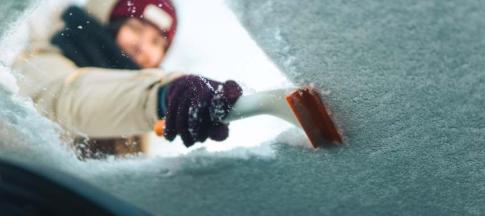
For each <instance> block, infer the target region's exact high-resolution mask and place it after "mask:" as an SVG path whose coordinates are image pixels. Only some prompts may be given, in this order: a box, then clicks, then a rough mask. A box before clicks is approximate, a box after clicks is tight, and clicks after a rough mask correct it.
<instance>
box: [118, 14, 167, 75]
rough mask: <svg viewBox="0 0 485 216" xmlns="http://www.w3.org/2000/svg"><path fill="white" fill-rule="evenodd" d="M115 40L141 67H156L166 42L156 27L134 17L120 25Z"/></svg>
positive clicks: (163, 53) (160, 59)
mask: <svg viewBox="0 0 485 216" xmlns="http://www.w3.org/2000/svg"><path fill="white" fill-rule="evenodd" d="M116 42H117V43H118V45H119V46H120V47H121V49H122V50H123V51H124V52H125V53H126V54H127V55H128V56H129V57H130V58H132V59H133V60H134V61H135V62H136V63H137V64H138V65H140V66H141V67H142V68H154V67H158V66H159V65H160V63H161V62H162V59H163V57H164V56H165V47H166V44H167V41H166V39H165V37H163V35H162V34H161V33H160V31H159V30H158V29H157V28H155V27H154V26H152V25H150V24H148V23H145V22H143V21H141V20H139V19H135V18H130V19H128V20H127V21H126V22H125V23H124V24H123V25H122V26H121V27H120V30H119V31H118V35H117V36H116Z"/></svg>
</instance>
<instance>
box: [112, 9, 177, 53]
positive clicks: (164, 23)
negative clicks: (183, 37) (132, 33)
mask: <svg viewBox="0 0 485 216" xmlns="http://www.w3.org/2000/svg"><path fill="white" fill-rule="evenodd" d="M124 17H134V18H139V19H142V20H145V21H148V22H150V23H151V24H153V25H154V26H155V27H157V28H158V29H160V31H161V32H162V33H163V34H164V35H165V36H166V37H167V42H168V45H167V49H168V47H169V46H170V44H171V43H172V40H173V37H174V36H175V30H176V28H177V15H176V13H175V7H174V6H173V4H172V2H171V1H170V0H119V1H118V3H116V5H115V6H114V8H113V10H112V11H111V16H110V18H109V19H110V21H113V20H115V19H117V18H124Z"/></svg>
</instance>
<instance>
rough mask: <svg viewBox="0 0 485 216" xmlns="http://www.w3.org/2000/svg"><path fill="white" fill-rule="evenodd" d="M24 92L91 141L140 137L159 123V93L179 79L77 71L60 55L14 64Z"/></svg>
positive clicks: (152, 72)
mask: <svg viewBox="0 0 485 216" xmlns="http://www.w3.org/2000/svg"><path fill="white" fill-rule="evenodd" d="M14 69H15V70H16V71H17V72H18V73H19V74H20V76H19V79H18V82H19V86H20V92H21V93H23V94H24V95H27V96H30V97H31V98H32V99H33V101H34V103H35V104H36V106H37V107H38V109H39V111H41V112H42V113H43V114H45V115H46V116H48V117H49V118H50V119H52V120H54V121H56V122H58V123H59V124H60V125H61V126H63V127H64V128H66V129H68V130H69V131H71V132H74V133H76V134H84V135H87V136H89V137H92V138H107V137H119V136H131V135H137V134H141V133H145V132H149V131H150V130H152V127H153V124H154V123H155V122H156V121H157V120H158V119H159V116H158V113H157V107H158V96H157V95H158V89H159V88H160V87H162V86H164V85H166V84H167V83H168V82H170V81H172V80H173V79H175V78H176V77H178V76H180V74H175V73H173V74H167V73H162V72H161V71H160V70H158V69H149V70H140V71H129V70H112V69H102V68H78V67H76V65H74V64H73V63H72V62H70V61H69V60H68V59H66V58H64V57H63V56H62V55H60V54H56V53H44V54H40V55H35V56H30V57H28V58H22V59H21V60H20V61H18V62H17V63H16V64H15V65H14Z"/></svg>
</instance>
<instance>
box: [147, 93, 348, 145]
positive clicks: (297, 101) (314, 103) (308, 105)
mask: <svg viewBox="0 0 485 216" xmlns="http://www.w3.org/2000/svg"><path fill="white" fill-rule="evenodd" d="M262 114H267V115H272V116H275V117H278V118H281V119H283V120H286V121H288V122H290V123H292V124H294V125H295V126H297V127H299V128H301V129H303V131H304V132H305V134H306V136H307V138H308V140H309V141H310V144H311V145H312V146H313V147H314V148H318V147H330V146H334V145H335V144H341V143H342V142H343V140H342V135H341V132H340V131H339V129H338V128H337V127H336V125H335V123H334V121H333V120H332V118H331V113H330V111H329V110H328V108H327V106H326V105H325V103H324V102H323V101H322V99H321V97H320V94H319V93H318V91H317V90H316V89H315V88H313V87H304V88H299V89H296V90H287V89H279V90H271V91H263V92H258V93H255V94H252V95H245V96H241V97H240V98H239V99H238V101H237V102H236V104H234V107H233V109H232V111H231V112H230V113H229V115H228V116H227V117H226V118H225V119H224V120H223V121H224V122H226V123H229V122H231V121H234V120H238V119H242V118H247V117H251V116H255V115H262ZM163 129H164V121H159V122H158V123H157V124H155V126H154V130H155V132H156V133H157V134H158V135H159V136H162V135H163Z"/></svg>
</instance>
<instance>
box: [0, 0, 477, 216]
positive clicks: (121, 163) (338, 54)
mask: <svg viewBox="0 0 485 216" xmlns="http://www.w3.org/2000/svg"><path fill="white" fill-rule="evenodd" d="M196 2H197V1H196V0H193V1H189V0H187V1H184V0H178V1H176V3H177V5H178V6H179V7H181V8H183V7H185V8H186V12H187V13H186V14H192V15H193V17H192V18H191V19H190V20H198V19H200V17H199V18H198V17H197V16H195V15H194V14H199V15H201V17H205V19H201V20H204V21H210V22H216V21H217V20H221V23H223V22H222V20H224V21H226V20H233V19H234V17H233V14H231V13H229V11H228V10H224V11H222V12H220V11H219V12H220V13H212V14H211V16H210V15H208V14H210V12H209V11H210V7H208V9H207V11H205V10H200V7H199V6H201V7H202V5H204V4H205V3H198V4H197V3H196ZM199 2H200V1H199ZM210 2H212V3H213V5H220V4H222V3H221V1H217V0H213V1H210ZM28 3H29V2H28V1H15V0H6V1H3V2H2V6H0V14H1V15H0V16H1V18H2V19H0V23H1V27H2V31H1V32H2V33H1V34H0V35H1V36H3V37H2V41H11V40H13V38H12V37H8V35H9V34H10V33H8V32H9V31H10V32H11V31H12V29H14V28H15V26H13V27H12V26H11V25H10V24H11V23H15V22H16V18H17V16H21V14H22V13H21V12H22V11H23V12H25V11H26V9H27V6H28V5H29V4H28ZM228 3H229V5H230V6H231V8H232V10H233V11H234V12H235V14H236V15H237V17H238V18H239V20H240V21H241V23H242V24H243V26H244V27H245V28H246V30H247V31H248V32H249V34H248V33H247V32H245V31H242V30H241V28H240V27H239V26H237V27H235V25H232V24H228V25H226V26H225V27H224V28H222V27H218V26H216V27H210V30H211V31H208V30H207V29H206V28H209V27H207V26H204V25H202V24H201V23H204V24H207V23H210V22H201V23H198V24H197V23H196V24H188V23H187V25H188V26H191V27H190V29H192V30H183V31H185V33H181V35H183V36H181V38H183V39H180V40H179V43H181V41H184V44H183V45H180V44H179V45H180V47H182V48H183V49H179V50H183V51H180V52H177V53H173V55H172V57H171V58H172V59H178V60H170V61H169V62H168V63H167V64H166V65H164V66H165V67H167V68H178V69H182V70H195V71H197V72H201V73H204V74H209V75H211V76H212V77H216V78H217V77H225V76H227V74H231V76H233V77H231V78H234V79H236V80H242V83H243V85H244V86H245V88H246V89H248V91H249V92H251V91H257V90H261V89H265V88H267V87H268V86H273V87H274V86H284V85H288V84H289V83H290V81H291V83H294V84H297V85H306V84H313V85H314V86H316V87H319V88H321V89H322V90H324V91H325V92H327V93H328V94H325V95H324V98H325V100H326V101H328V103H329V104H330V107H331V108H332V111H333V115H334V116H335V119H336V121H337V124H338V125H340V126H341V127H342V129H343V131H344V135H345V139H346V143H345V145H344V146H343V147H340V148H335V149H319V150H312V149H309V148H306V147H302V146H303V145H304V141H302V139H301V136H300V135H301V134H298V133H299V132H295V131H292V130H290V131H286V129H288V127H287V126H284V125H282V124H283V123H282V122H280V121H273V120H268V121H266V120H265V121H262V120H256V121H255V122H251V123H247V124H240V125H239V126H238V125H234V127H233V128H232V130H233V131H239V132H236V133H235V135H234V136H233V138H232V139H233V140H231V141H229V143H230V144H233V143H239V144H240V145H234V146H232V147H235V148H233V149H232V150H229V151H222V150H227V149H224V146H223V147H220V146H217V147H218V148H222V150H221V149H217V150H218V151H209V150H207V149H205V148H199V149H196V150H194V151H192V152H190V153H187V152H182V153H181V154H175V155H170V157H167V156H154V157H147V158H144V157H134V158H129V159H125V160H118V159H113V158H111V159H108V160H104V161H95V160H88V161H79V160H78V159H77V158H76V157H75V156H73V155H72V153H70V152H69V151H67V150H66V148H65V144H66V142H68V141H66V140H64V139H63V138H62V137H60V134H61V132H59V131H58V128H57V126H56V125H55V124H54V123H52V122H50V121H49V120H47V119H46V118H44V117H42V116H41V115H40V114H39V113H37V112H36V111H35V107H34V105H33V104H31V102H30V101H29V100H28V99H25V98H21V97H19V96H17V95H16V93H15V91H16V88H15V84H14V79H13V78H12V77H11V76H9V75H6V76H8V77H10V78H5V79H3V78H2V82H3V83H7V85H10V87H8V88H9V89H13V90H12V91H13V92H14V93H12V91H7V90H3V89H2V90H1V91H0V101H1V102H0V117H1V119H0V135H1V136H2V141H1V148H2V149H1V150H0V157H15V158H17V159H21V160H27V161H32V162H34V163H36V162H38V163H42V164H45V165H47V166H51V167H55V168H58V169H61V170H63V171H65V172H67V173H70V174H72V175H75V176H77V177H79V178H82V179H84V180H87V181H88V182H90V183H93V184H95V185H97V186H99V187H100V188H103V189H104V190H106V191H108V192H110V193H112V194H115V195H116V196H118V197H120V198H122V199H124V200H127V201H129V202H131V203H133V204H135V205H137V206H140V207H142V208H144V209H146V210H147V211H149V212H151V213H153V214H155V215H423V214H436V215H447V214H458V215H483V214H484V212H485V207H484V205H483V203H484V202H485V199H484V196H483V190H484V189H485V186H484V185H483V182H484V180H485V172H483V167H485V160H484V159H485V151H484V146H483V144H484V143H485V112H483V109H484V107H485V94H483V92H485V84H484V81H485V73H484V72H483V71H484V70H485V66H484V61H485V37H484V34H483V29H485V15H484V13H483V10H484V9H485V5H484V4H483V3H482V2H480V1H467V2H462V1H442V0H428V1H422V0H411V1H377V0H363V1H322V0H309V1H291V0H278V1H276V0H261V1H243V0H228ZM194 5H196V6H194ZM213 5H212V6H213ZM214 14H218V15H223V17H225V18H227V19H221V18H220V17H218V16H216V15H214ZM203 15H205V16H203ZM212 15H213V16H212ZM221 23H219V24H221ZM229 23H231V22H229ZM199 24H200V25H199ZM226 24H227V23H226ZM215 29H222V30H227V31H228V32H232V33H231V34H232V35H231V34H227V35H226V33H227V32H225V33H224V34H222V33H220V34H217V35H211V34H210V33H211V32H213V31H212V30H215ZM183 31H182V30H181V32H183ZM201 32H202V33H201ZM246 34H248V35H246ZM194 35H196V36H194ZM249 35H250V36H251V38H253V39H254V41H251V40H246V39H248V38H249ZM239 36H241V37H239ZM242 36H244V37H242ZM210 38H215V41H212V42H207V41H211V40H210ZM231 38H232V39H234V40H231ZM205 42H207V43H208V44H219V46H216V45H214V46H206V47H204V44H205ZM216 42H217V43H216ZM0 44H1V45H2V52H1V53H2V54H1V56H2V58H4V57H5V58H10V57H11V56H10V54H5V52H8V51H9V49H8V47H6V46H7V45H9V46H12V47H11V48H15V47H16V45H18V44H16V43H13V44H9V43H6V42H2V43H0ZM256 44H257V46H256ZM258 46H259V47H261V48H262V49H263V50H264V53H262V52H261V50H259V49H257V50H258V51H254V50H255V49H256V48H258ZM247 47H252V48H251V49H246V48H247ZM253 48H254V49H253ZM266 55H267V56H266ZM227 56H230V57H229V58H226V57H227ZM204 57H207V58H206V59H204ZM253 57H254V58H253ZM268 57H269V58H270V59H271V60H272V61H273V62H274V64H275V65H276V66H275V65H273V63H272V62H271V61H268V59H267V58H268ZM194 59H204V60H194ZM221 59H223V60H221ZM187 62H189V63H187ZM237 62H243V63H241V64H239V63H237ZM268 62H269V63H268ZM278 69H279V70H278ZM0 70H2V71H0V73H10V72H11V71H10V70H9V68H8V64H6V63H5V64H4V67H2V68H0ZM280 71H281V72H283V73H284V75H281V74H279V73H280ZM12 73H14V72H12ZM268 74H270V75H268ZM0 77H1V76H0ZM288 80H290V81H288ZM2 82H0V83H2ZM194 113H196V112H195V111H194ZM283 131H285V132H283ZM282 132H283V133H282ZM268 133H272V135H268ZM278 134H280V135H279V136H276V135H278ZM274 137H276V138H274ZM268 138H271V139H269V140H268ZM241 143H242V144H241ZM19 146H20V147H19ZM60 146H64V147H60Z"/></svg>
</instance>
